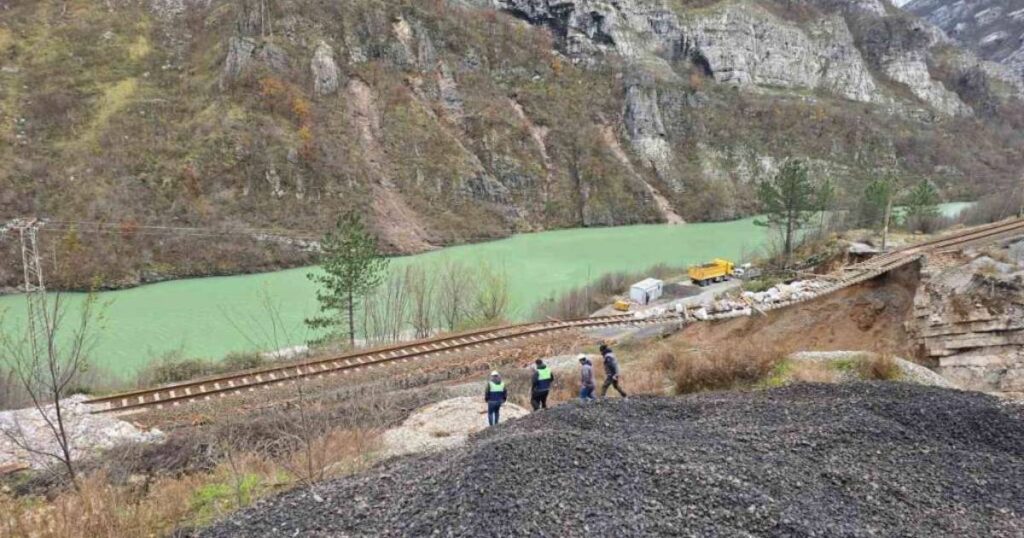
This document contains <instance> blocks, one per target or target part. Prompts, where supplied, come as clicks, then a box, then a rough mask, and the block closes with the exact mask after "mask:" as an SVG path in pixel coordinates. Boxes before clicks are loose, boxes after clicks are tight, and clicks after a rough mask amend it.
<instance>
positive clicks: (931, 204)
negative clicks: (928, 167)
mask: <svg viewBox="0 0 1024 538" xmlns="http://www.w3.org/2000/svg"><path fill="white" fill-rule="evenodd" d="M904 205H905V206H906V215H907V226H908V227H910V228H911V229H912V230H916V231H924V229H925V228H926V227H927V226H928V223H929V222H930V221H931V220H932V219H934V218H935V217H937V216H938V215H939V192H938V190H936V189H935V185H932V183H931V182H930V181H928V180H922V181H921V182H920V183H918V184H917V185H916V186H915V187H914V188H913V189H911V191H910V192H909V193H907V199H906V202H905V204H904Z"/></svg>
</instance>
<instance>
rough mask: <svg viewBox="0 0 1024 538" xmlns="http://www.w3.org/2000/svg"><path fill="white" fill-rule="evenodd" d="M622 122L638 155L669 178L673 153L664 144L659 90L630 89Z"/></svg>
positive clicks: (642, 86)
mask: <svg viewBox="0 0 1024 538" xmlns="http://www.w3.org/2000/svg"><path fill="white" fill-rule="evenodd" d="M623 122H624V123H625V125H626V131H627V132H628V134H629V138H630V140H631V141H632V142H633V148H634V149H635V150H636V152H637V153H638V154H639V155H640V156H642V157H643V158H644V160H645V161H647V164H649V165H650V166H652V167H654V169H655V170H657V171H658V173H659V174H661V175H662V176H663V177H664V176H667V175H668V174H669V166H670V161H671V158H672V150H671V148H669V145H668V143H667V142H666V141H665V124H664V123H663V122H662V119H661V112H660V111H659V110H658V92H657V90H656V89H655V88H653V87H651V86H650V85H647V84H644V83H643V82H638V83H636V84H633V85H631V86H630V87H629V88H627V89H626V107H625V112H624V114H623Z"/></svg>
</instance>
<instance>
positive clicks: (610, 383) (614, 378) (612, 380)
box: [600, 344, 626, 398]
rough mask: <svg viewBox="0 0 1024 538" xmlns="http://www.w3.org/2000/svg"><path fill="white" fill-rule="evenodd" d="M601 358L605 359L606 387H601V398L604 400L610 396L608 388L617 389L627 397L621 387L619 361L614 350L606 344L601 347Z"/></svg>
mask: <svg viewBox="0 0 1024 538" xmlns="http://www.w3.org/2000/svg"><path fill="white" fill-rule="evenodd" d="M600 350H601V356H602V357H604V375H605V377H604V385H601V397H602V398H604V397H605V396H606V395H607V394H608V387H615V390H617V391H618V392H619V394H621V395H622V397H623V398H625V397H626V393H625V392H624V391H623V390H622V387H620V386H619V361H618V359H616V358H615V354H614V353H612V348H610V347H608V346H607V345H605V344H601V347H600Z"/></svg>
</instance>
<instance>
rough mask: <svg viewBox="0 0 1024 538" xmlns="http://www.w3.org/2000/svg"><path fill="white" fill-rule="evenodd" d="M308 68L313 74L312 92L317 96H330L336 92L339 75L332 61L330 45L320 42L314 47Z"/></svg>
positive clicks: (332, 54) (332, 51) (336, 65)
mask: <svg viewBox="0 0 1024 538" xmlns="http://www.w3.org/2000/svg"><path fill="white" fill-rule="evenodd" d="M309 68H310V70H312V72H313V91H314V92H315V93H316V94H317V95H319V96H324V95H331V94H333V93H336V92H337V91H338V86H339V85H340V81H341V73H340V72H339V71H338V64H337V63H336V62H335V61H334V49H332V48H331V46H330V45H328V44H327V43H326V42H324V41H321V42H320V44H318V45H317V46H316V51H315V52H314V53H313V60H312V61H311V62H310V66H309Z"/></svg>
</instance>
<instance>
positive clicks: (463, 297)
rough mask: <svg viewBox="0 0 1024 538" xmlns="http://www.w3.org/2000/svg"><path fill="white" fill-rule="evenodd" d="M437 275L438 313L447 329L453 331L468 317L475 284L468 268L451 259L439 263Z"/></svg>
mask: <svg viewBox="0 0 1024 538" xmlns="http://www.w3.org/2000/svg"><path fill="white" fill-rule="evenodd" d="M437 274H438V278H437V290H438V295H437V308H438V313H439V314H440V315H441V319H442V321H444V324H445V326H446V327H447V329H448V330H449V331H454V330H455V329H456V328H458V327H459V326H460V325H461V324H462V323H463V322H464V321H465V320H466V318H467V317H468V316H469V313H470V301H472V299H473V297H474V296H475V295H476V294H475V291H474V290H475V289H476V283H475V282H473V278H472V273H471V271H470V270H469V267H468V266H467V265H466V264H464V263H462V262H458V261H454V260H452V259H451V258H445V259H444V261H442V262H441V266H440V267H439V269H438V271H437Z"/></svg>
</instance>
